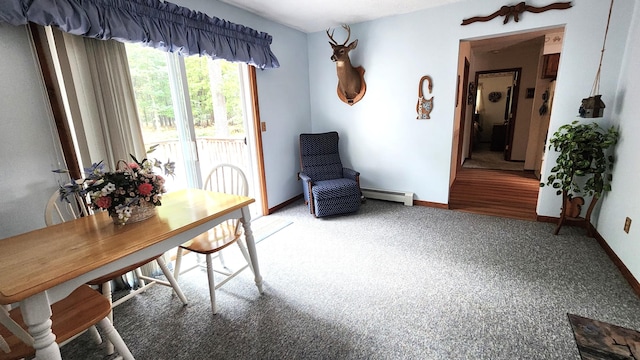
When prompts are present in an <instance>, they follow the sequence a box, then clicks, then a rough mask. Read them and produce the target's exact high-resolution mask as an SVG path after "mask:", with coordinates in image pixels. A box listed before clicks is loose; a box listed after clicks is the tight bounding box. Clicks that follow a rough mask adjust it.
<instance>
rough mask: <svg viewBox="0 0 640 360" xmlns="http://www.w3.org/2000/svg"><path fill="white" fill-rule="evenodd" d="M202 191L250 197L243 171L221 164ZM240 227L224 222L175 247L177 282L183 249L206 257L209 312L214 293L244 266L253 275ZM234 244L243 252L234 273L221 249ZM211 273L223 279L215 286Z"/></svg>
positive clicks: (236, 220)
mask: <svg viewBox="0 0 640 360" xmlns="http://www.w3.org/2000/svg"><path fill="white" fill-rule="evenodd" d="M203 189H204V190H209V191H215V192H223V193H228V194H234V195H242V196H248V195H249V187H248V183H247V177H246V176H245V174H244V172H242V170H241V169H240V168H239V167H237V166H235V165H230V164H221V165H218V166H216V167H214V168H213V170H211V172H210V173H209V175H208V176H207V179H206V180H205V183H204V187H203ZM242 233H243V232H242V224H241V223H240V220H239V219H231V220H227V221H225V222H223V223H221V224H219V225H218V226H216V227H214V228H213V229H211V230H209V231H207V232H206V233H203V234H200V235H199V236H197V237H195V238H193V239H191V240H190V241H188V242H186V243H184V244H182V245H181V246H180V247H179V248H178V252H177V254H176V266H175V269H174V277H175V278H176V279H177V278H178V275H179V274H180V273H181V272H180V267H181V266H182V256H183V255H184V252H185V250H186V251H188V252H194V253H196V254H202V255H205V257H206V269H207V277H208V280H209V296H210V298H211V310H212V311H213V313H214V314H217V313H218V310H217V308H216V294H215V290H216V289H218V288H219V287H221V286H222V285H224V284H225V283H227V281H229V280H231V279H232V278H234V277H235V276H236V275H238V274H239V273H240V272H242V271H243V270H244V269H246V268H247V267H248V268H250V269H251V271H252V272H253V268H252V267H251V260H250V258H249V253H248V252H247V247H246V244H245V242H244V240H243V239H242ZM233 243H236V244H238V247H239V248H240V251H241V252H242V255H243V257H244V260H245V261H246V264H244V265H242V266H240V267H239V268H238V269H236V270H235V271H232V270H229V269H228V268H227V266H226V265H225V263H224V258H223V257H222V253H221V250H222V249H224V248H226V247H227V246H229V245H231V244H233ZM213 255H218V259H219V260H220V263H221V265H222V269H214V268H213ZM196 267H197V266H196ZM193 268H195V267H191V268H189V269H187V270H185V271H183V272H186V271H188V270H191V269H193ZM214 272H215V273H218V274H220V275H222V276H223V277H224V278H223V280H222V281H220V282H219V283H218V284H216V283H215V281H214Z"/></svg>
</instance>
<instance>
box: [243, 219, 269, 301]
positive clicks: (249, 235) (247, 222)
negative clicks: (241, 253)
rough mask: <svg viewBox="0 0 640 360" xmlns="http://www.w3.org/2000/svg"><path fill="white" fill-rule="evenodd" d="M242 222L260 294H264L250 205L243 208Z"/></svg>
mask: <svg viewBox="0 0 640 360" xmlns="http://www.w3.org/2000/svg"><path fill="white" fill-rule="evenodd" d="M240 222H242V227H243V229H244V237H245V240H246V242H247V250H248V251H249V257H250V258H251V266H252V267H253V273H254V275H255V281H256V286H257V287H258V291H259V292H260V294H262V293H263V290H262V276H261V275H260V267H259V266H258V253H257V251H256V242H255V240H254V238H253V231H251V213H250V212H249V207H248V206H245V207H243V208H242V218H241V219H240Z"/></svg>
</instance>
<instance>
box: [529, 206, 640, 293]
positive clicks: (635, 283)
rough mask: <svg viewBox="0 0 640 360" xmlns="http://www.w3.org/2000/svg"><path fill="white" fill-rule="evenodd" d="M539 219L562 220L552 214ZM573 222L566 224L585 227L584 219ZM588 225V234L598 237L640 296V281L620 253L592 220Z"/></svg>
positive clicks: (541, 220)
mask: <svg viewBox="0 0 640 360" xmlns="http://www.w3.org/2000/svg"><path fill="white" fill-rule="evenodd" d="M537 220H538V221H539V222H549V223H558V221H560V218H559V217H552V216H538V219H537ZM573 222H574V221H573V220H566V221H565V224H566V225H571V226H578V227H582V228H584V227H585V224H584V220H580V221H575V224H573ZM587 227H588V229H587V234H591V235H592V236H593V237H594V238H595V239H596V241H598V244H600V247H601V248H602V250H604V252H605V253H606V254H607V256H609V259H610V260H611V261H612V262H613V264H614V265H615V266H616V267H618V270H620V273H621V274H622V276H623V277H624V278H625V280H627V282H628V283H629V285H630V286H631V288H632V289H633V291H634V292H635V293H636V295H637V296H639V297H640V283H639V282H638V280H637V279H636V278H635V277H634V276H633V274H632V273H631V271H629V269H628V268H627V266H626V265H625V264H624V263H623V262H622V260H620V258H619V257H618V255H616V253H615V252H614V251H613V249H611V247H610V246H609V244H608V243H607V241H606V240H605V239H604V238H603V237H602V235H600V233H599V232H598V229H596V228H595V227H594V226H593V224H591V223H590V222H589V223H588V224H587Z"/></svg>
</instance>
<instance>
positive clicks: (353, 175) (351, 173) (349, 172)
mask: <svg viewBox="0 0 640 360" xmlns="http://www.w3.org/2000/svg"><path fill="white" fill-rule="evenodd" d="M342 176H344V177H345V178H347V179H351V180H355V181H358V180H359V178H360V173H359V172H358V171H355V170H353V169H349V168H342Z"/></svg>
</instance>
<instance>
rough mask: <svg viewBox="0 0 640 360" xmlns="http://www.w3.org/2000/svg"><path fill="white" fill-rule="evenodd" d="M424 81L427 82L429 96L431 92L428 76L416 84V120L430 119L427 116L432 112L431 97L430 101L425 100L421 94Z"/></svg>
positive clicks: (431, 87)
mask: <svg viewBox="0 0 640 360" xmlns="http://www.w3.org/2000/svg"><path fill="white" fill-rule="evenodd" d="M425 80H427V81H428V82H429V94H431V90H433V84H432V83H431V77H430V76H428V75H425V76H423V77H422V78H420V83H419V84H418V104H417V105H416V111H417V112H418V117H417V118H416V119H418V120H426V119H431V117H429V114H430V113H431V110H433V96H432V97H431V99H428V100H427V99H425V97H424V93H423V92H422V87H423V86H424V81H425Z"/></svg>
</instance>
